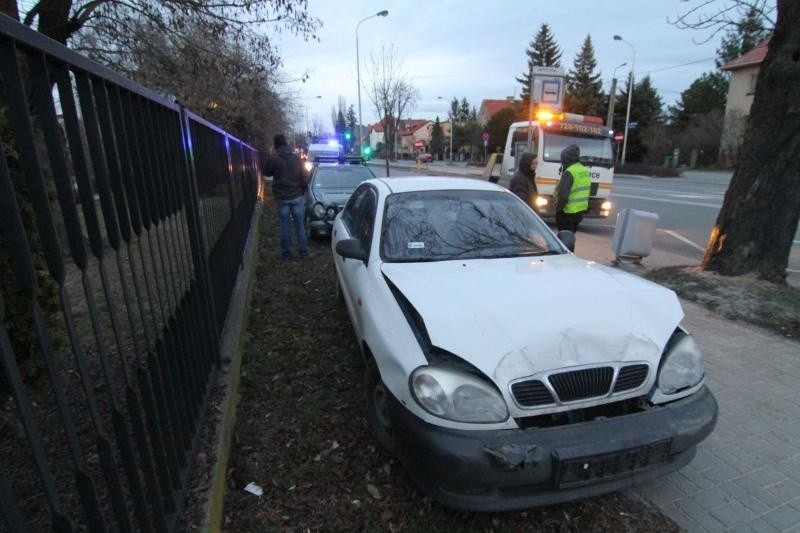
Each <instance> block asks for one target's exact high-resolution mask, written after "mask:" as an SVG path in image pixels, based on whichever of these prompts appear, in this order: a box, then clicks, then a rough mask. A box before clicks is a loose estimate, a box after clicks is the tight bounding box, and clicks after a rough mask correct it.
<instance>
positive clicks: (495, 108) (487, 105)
mask: <svg viewBox="0 0 800 533" xmlns="http://www.w3.org/2000/svg"><path fill="white" fill-rule="evenodd" d="M518 103H520V102H519V101H518V100H515V99H514V97H513V96H507V97H506V98H504V99H502V100H489V99H484V100H482V101H481V107H480V109H478V124H480V125H481V126H485V125H486V123H487V122H489V119H491V118H492V117H493V116H494V115H496V114H497V113H498V112H499V111H502V110H503V109H513V108H514V106H515V105H516V104H518Z"/></svg>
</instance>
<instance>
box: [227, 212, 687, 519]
mask: <svg viewBox="0 0 800 533" xmlns="http://www.w3.org/2000/svg"><path fill="white" fill-rule="evenodd" d="M276 226H277V224H276V222H275V218H274V207H273V206H272V205H271V204H268V205H267V206H266V210H265V216H264V217H263V218H262V220H261V226H260V229H261V231H262V236H261V241H260V250H259V265H258V270H257V274H256V275H257V278H256V283H255V293H254V294H253V301H252V309H251V312H252V315H251V318H250V341H249V344H248V346H247V348H246V352H245V354H244V360H243V366H242V384H241V403H240V405H239V409H238V412H237V423H236V430H235V436H234V444H233V448H232V451H231V461H230V467H229V471H228V487H227V488H228V491H227V495H226V499H225V511H224V512H225V515H224V526H223V527H224V530H225V531H230V532H233V531H236V532H242V531H275V530H279V531H283V530H286V531H426V532H427V531H521V530H531V531H679V528H678V527H677V526H676V525H675V524H674V523H673V522H671V521H670V520H669V519H668V518H666V517H665V516H663V515H661V514H660V513H659V512H658V511H657V510H656V509H655V508H654V507H652V506H650V505H649V504H646V503H643V502H639V501H632V500H630V499H628V498H626V497H624V496H623V495H621V494H611V495H607V496H603V497H599V498H594V499H591V500H586V501H583V502H579V503H574V504H568V505H558V506H553V507H547V508H540V509H533V510H528V511H524V512H519V511H517V512H508V513H483V514H478V513H466V512H457V511H452V510H449V509H447V508H445V507H443V506H441V505H439V504H437V503H435V502H432V501H431V500H430V499H428V498H426V497H425V496H424V495H423V494H422V493H421V491H420V490H419V489H417V488H416V486H415V485H413V484H412V482H411V481H410V480H409V479H408V478H407V477H406V476H405V475H404V472H403V468H402V466H401V465H400V464H399V463H398V462H397V461H396V460H395V459H393V458H392V457H390V456H389V455H388V454H387V453H386V452H384V451H383V449H381V448H379V446H378V444H377V442H376V441H375V440H374V439H373V437H372V435H371V433H370V429H369V425H368V422H367V419H366V409H365V406H364V402H365V400H364V393H363V388H362V375H363V371H364V368H363V365H362V362H361V357H360V354H359V351H358V348H357V346H356V344H355V341H354V337H353V333H352V327H351V325H350V322H349V318H348V316H347V311H346V309H345V308H344V306H343V304H340V303H339V302H338V301H337V300H336V298H335V296H334V284H333V270H332V269H333V264H332V260H331V252H330V242H329V241H315V242H313V243H312V253H313V259H312V260H311V261H302V262H301V261H299V260H295V261H292V262H282V261H279V258H278V256H279V253H278V240H277V227H276ZM250 483H255V484H257V485H258V486H259V487H261V488H262V489H263V495H261V496H260V497H259V496H255V495H253V494H251V493H249V492H247V491H245V487H246V486H247V485H248V484H250Z"/></svg>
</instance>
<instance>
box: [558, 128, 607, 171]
mask: <svg viewBox="0 0 800 533" xmlns="http://www.w3.org/2000/svg"><path fill="white" fill-rule="evenodd" d="M570 144H577V145H578V147H580V149H581V163H584V164H586V165H597V166H601V167H609V168H610V167H612V166H614V147H613V145H612V143H611V139H610V138H609V137H584V136H580V135H568V134H564V133H556V132H553V131H548V132H547V133H546V134H545V137H544V160H545V161H554V162H557V163H560V162H561V151H562V150H563V149H564V148H566V147H567V146H569V145H570Z"/></svg>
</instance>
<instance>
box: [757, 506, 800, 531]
mask: <svg viewBox="0 0 800 533" xmlns="http://www.w3.org/2000/svg"><path fill="white" fill-rule="evenodd" d="M762 518H763V519H764V520H766V521H767V522H768V523H769V524H770V525H772V526H773V527H775V528H776V529H778V530H784V529H789V528H790V527H794V526H796V525H797V524H800V511H798V510H797V509H794V508H792V507H790V506H789V505H784V506H782V507H778V508H777V509H773V510H772V511H770V512H768V513H767V514H765V515H764V516H763V517H762Z"/></svg>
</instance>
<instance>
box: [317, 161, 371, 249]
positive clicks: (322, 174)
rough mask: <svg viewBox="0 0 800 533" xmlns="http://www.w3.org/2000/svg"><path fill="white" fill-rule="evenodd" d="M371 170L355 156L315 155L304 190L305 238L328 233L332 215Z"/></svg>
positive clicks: (369, 174)
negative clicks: (305, 189)
mask: <svg viewBox="0 0 800 533" xmlns="http://www.w3.org/2000/svg"><path fill="white" fill-rule="evenodd" d="M374 177H375V174H373V173H372V170H370V169H369V167H367V166H366V165H365V164H364V162H363V160H362V159H361V158H359V157H348V158H337V157H333V158H327V157H319V158H318V159H317V161H316V162H315V164H314V165H313V166H312V169H311V175H310V177H309V180H308V191H307V192H306V211H305V228H306V235H307V236H308V237H309V238H317V237H321V236H323V235H330V230H331V226H332V225H333V220H334V219H335V218H336V215H337V214H338V213H339V211H341V209H342V208H343V207H344V205H345V203H346V202H347V200H348V199H349V198H350V194H352V192H353V191H354V190H355V188H356V187H358V185H359V184H360V183H361V182H363V181H365V180H368V179H370V178H374Z"/></svg>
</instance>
